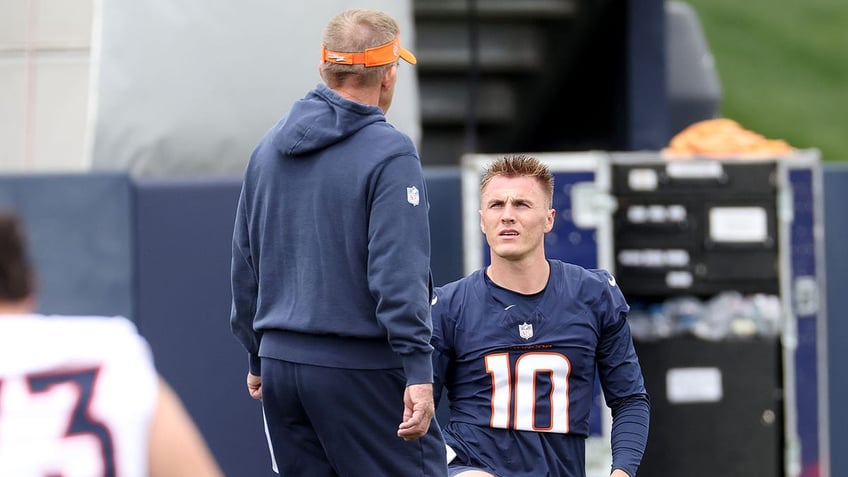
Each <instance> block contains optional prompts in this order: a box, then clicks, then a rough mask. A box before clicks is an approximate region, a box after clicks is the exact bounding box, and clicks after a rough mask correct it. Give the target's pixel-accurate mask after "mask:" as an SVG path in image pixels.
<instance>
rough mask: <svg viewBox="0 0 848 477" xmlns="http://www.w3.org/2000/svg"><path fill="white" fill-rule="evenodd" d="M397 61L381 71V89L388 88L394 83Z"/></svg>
mask: <svg viewBox="0 0 848 477" xmlns="http://www.w3.org/2000/svg"><path fill="white" fill-rule="evenodd" d="M397 70H398V69H397V63H395V64H394V65H393V66H392V67H391V68H386V71H385V72H384V73H383V81H382V82H381V83H380V86H382V88H383V89H390V88H391V87H392V85H393V84H395V80H396V79H397Z"/></svg>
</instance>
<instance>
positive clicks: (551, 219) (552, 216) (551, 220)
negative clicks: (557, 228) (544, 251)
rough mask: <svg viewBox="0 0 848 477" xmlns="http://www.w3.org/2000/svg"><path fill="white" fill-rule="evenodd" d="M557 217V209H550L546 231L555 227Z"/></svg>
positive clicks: (546, 221) (546, 220)
mask: <svg viewBox="0 0 848 477" xmlns="http://www.w3.org/2000/svg"><path fill="white" fill-rule="evenodd" d="M555 218H556V209H550V210H548V216H547V217H545V233H548V232H550V231H551V230H553V229H554V219H555Z"/></svg>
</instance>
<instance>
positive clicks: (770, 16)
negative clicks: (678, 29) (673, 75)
mask: <svg viewBox="0 0 848 477" xmlns="http://www.w3.org/2000/svg"><path fill="white" fill-rule="evenodd" d="M686 3H689V4H690V5H692V7H693V8H694V9H695V10H696V11H697V12H698V16H699V17H700V20H701V24H702V26H703V28H704V32H705V34H706V37H707V41H708V43H709V45H710V48H711V50H712V52H713V55H714V56H715V60H716V66H717V68H718V74H719V77H720V79H721V85H722V90H723V91H722V105H721V115H722V116H724V117H727V118H730V119H734V120H736V121H737V122H739V123H740V124H741V125H742V126H743V127H745V128H747V129H751V130H753V131H756V132H758V133H760V134H763V135H765V136H766V137H769V138H780V139H785V140H786V141H788V142H789V143H790V144H791V145H793V146H795V147H799V148H818V149H820V150H821V151H822V157H823V159H824V160H828V161H848V1H846V0H805V1H789V0H746V1H739V0H687V1H686Z"/></svg>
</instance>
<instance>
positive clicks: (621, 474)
mask: <svg viewBox="0 0 848 477" xmlns="http://www.w3.org/2000/svg"><path fill="white" fill-rule="evenodd" d="M610 477H630V475H628V474H627V472H625V471H623V470H621V469H615V470H614V471H612V474H610Z"/></svg>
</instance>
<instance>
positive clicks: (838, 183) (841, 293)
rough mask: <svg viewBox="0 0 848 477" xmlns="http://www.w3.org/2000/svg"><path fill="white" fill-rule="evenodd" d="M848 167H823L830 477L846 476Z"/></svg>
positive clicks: (829, 165)
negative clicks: (845, 364)
mask: <svg viewBox="0 0 848 477" xmlns="http://www.w3.org/2000/svg"><path fill="white" fill-rule="evenodd" d="M846 205H848V164H846V163H829V164H825V166H824V229H825V234H824V237H825V247H824V250H825V253H824V255H825V257H826V258H825V272H826V274H827V289H826V293H827V336H828V340H827V349H828V367H827V369H828V381H829V383H828V384H829V386H830V393H829V394H830V423H829V424H830V475H832V476H841V475H848V454H846V453H845V452H844V451H843V450H844V449H848V429H846V427H845V423H846V422H848V407H845V406H844V405H843V403H844V402H846V400H848V374H846V373H845V368H844V363H845V362H846V361H848V348H846V347H845V343H848V319H846V318H848V317H846V316H845V310H848V294H846V293H845V284H846V283H848V250H846V247H845V240H846V237H848V211H846V210H845V208H846Z"/></svg>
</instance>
